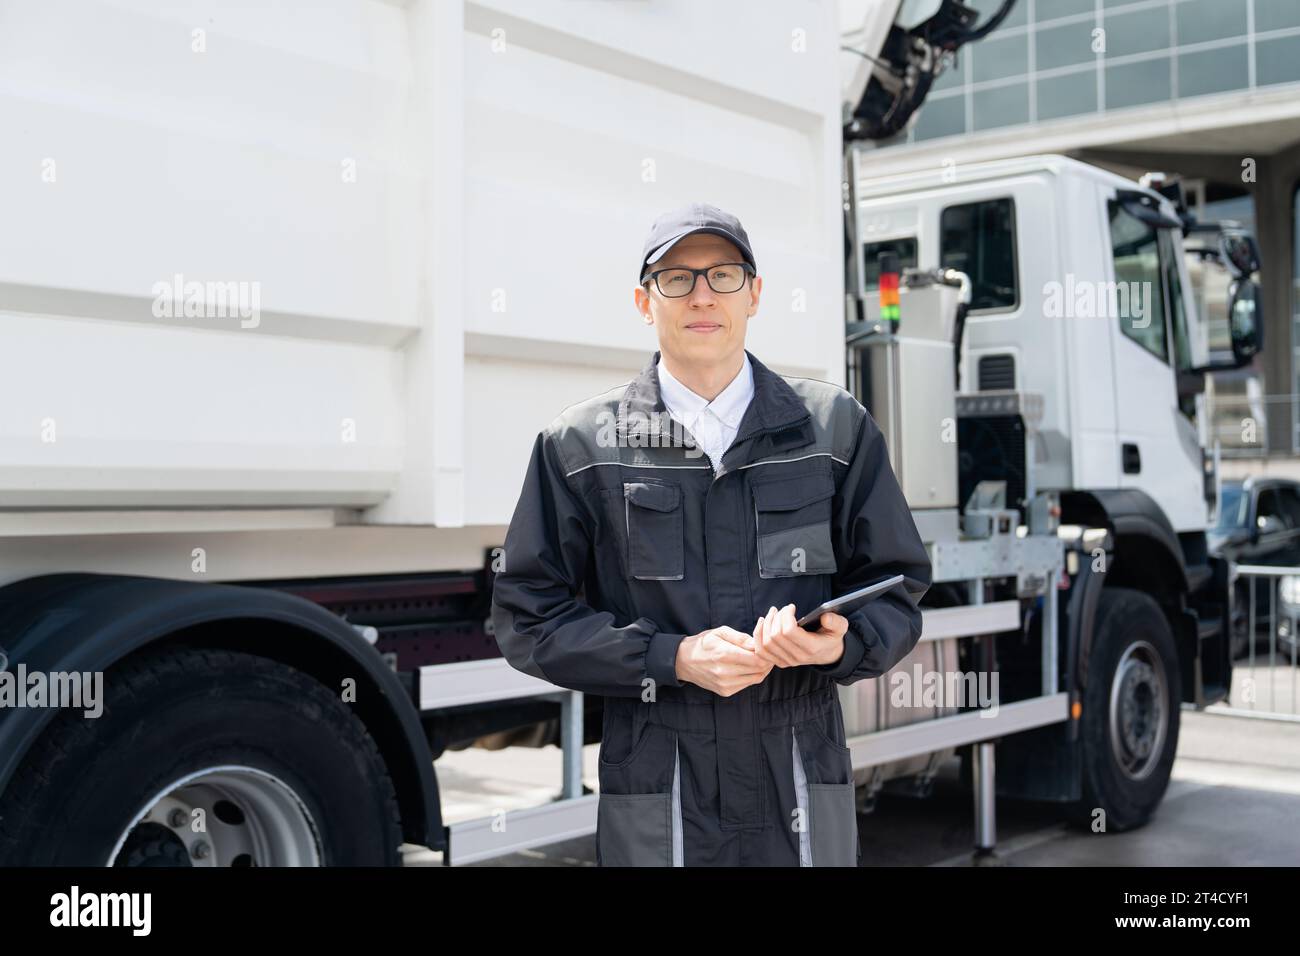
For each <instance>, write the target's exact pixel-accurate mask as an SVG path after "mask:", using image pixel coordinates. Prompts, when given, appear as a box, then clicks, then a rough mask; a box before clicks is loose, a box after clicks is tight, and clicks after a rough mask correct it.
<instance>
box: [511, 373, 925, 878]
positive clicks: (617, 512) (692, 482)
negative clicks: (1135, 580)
mask: <svg viewBox="0 0 1300 956" xmlns="http://www.w3.org/2000/svg"><path fill="white" fill-rule="evenodd" d="M748 354H749V360H750V362H751V363H752V365H753V373H754V397H753V399H752V401H751V402H750V404H749V407H748V409H747V410H746V412H745V415H744V417H743V419H742V421H741V423H740V428H739V431H738V432H737V434H736V439H735V441H734V442H733V443H732V445H731V447H730V448H728V449H727V451H726V453H725V454H724V455H723V457H722V467H721V468H720V469H719V471H718V472H717V473H716V474H715V473H714V470H713V467H712V465H711V464H710V462H709V458H708V456H707V455H705V454H704V453H703V450H702V449H701V448H700V447H699V446H698V445H696V444H695V442H694V439H693V438H691V437H690V436H689V434H688V433H685V432H684V430H683V429H682V427H681V425H680V424H678V423H676V422H675V420H673V419H671V417H670V416H669V415H668V412H667V410H666V408H665V406H664V404H663V401H662V399H661V398H660V395H659V380H658V373H657V371H656V362H657V361H658V359H659V353H658V352H656V353H655V354H654V356H653V357H652V358H651V359H650V362H649V363H648V364H647V365H646V366H645V367H644V369H642V371H641V373H640V374H639V375H638V376H637V377H636V378H635V379H633V380H632V382H631V383H629V384H627V385H626V386H619V387H617V388H615V389H611V390H610V391H608V392H606V393H604V394H602V395H598V396H596V397H594V398H591V399H588V400H587V401H585V402H581V403H579V404H577V405H573V406H571V407H569V408H567V409H565V411H564V412H562V413H561V414H560V415H559V416H557V417H556V418H555V420H554V421H552V422H551V424H550V425H548V426H547V427H546V428H545V429H544V430H543V431H542V432H541V433H540V434H538V436H537V439H536V441H535V442H534V445H533V449H532V457H531V460H530V461H529V463H528V470H527V474H526V477H525V480H524V486H523V491H522V493H521V495H520V498H519V503H518V505H517V506H516V508H515V512H514V516H513V518H512V519H511V522H510V528H509V530H508V532H507V534H506V539H505V548H504V554H503V556H502V565H501V567H500V570H499V571H498V572H497V574H496V577H495V581H494V585H493V602H492V619H493V626H494V630H495V635H496V640H497V642H498V644H499V645H500V647H501V651H502V653H503V654H504V655H505V657H506V658H507V659H508V660H509V662H510V663H511V664H512V665H513V666H514V667H516V668H518V669H520V670H522V671H524V672H525V673H528V674H532V675H533V676H535V677H539V678H541V679H543V680H546V681H549V682H551V683H553V684H556V685H558V686H560V687H565V688H569V689H571V690H579V691H583V692H585V693H591V694H599V695H602V696H603V697H604V698H605V701H604V733H603V736H602V739H601V745H600V757H599V782H600V798H599V810H598V814H597V861H598V863H600V865H603V866H621V865H650V866H682V865H684V866H717V865H733V866H764V865H786V866H800V865H801V866H836V865H843V866H853V865H856V864H857V862H858V861H859V858H860V849H859V846H858V840H857V817H856V813H855V807H854V790H853V776H852V765H851V762H850V756H849V750H848V748H847V747H846V746H845V729H844V721H843V716H842V713H841V709H840V704H839V698H838V695H837V687H836V685H837V684H842V685H848V684H851V683H853V682H855V681H858V680H862V679H863V678H867V677H877V676H879V675H881V674H883V673H885V672H886V671H888V670H889V669H890V668H891V667H893V666H894V665H895V664H896V663H898V662H899V661H900V660H902V658H903V657H905V656H906V655H907V654H908V653H909V652H910V651H911V650H912V648H913V647H914V646H915V645H916V642H917V640H918V638H919V637H920V633H921V612H920V610H919V609H918V607H917V602H918V601H919V600H920V598H921V597H922V596H923V595H924V593H925V592H926V590H927V589H928V588H929V586H930V574H931V568H930V560H929V557H928V555H927V553H926V550H925V547H924V545H923V544H922V542H921V538H920V535H919V534H918V532H917V529H916V525H915V524H914V522H913V520H912V514H911V511H910V510H909V508H908V505H907V502H906V501H905V500H904V498H903V494H902V491H901V490H900V489H899V486H898V482H897V479H896V478H895V476H894V473H893V470H892V469H891V467H890V464H889V458H888V453H887V450H886V447H885V441H884V437H883V435H882V433H881V431H880V429H879V427H878V426H877V425H876V423H875V421H874V420H873V419H872V418H871V416H870V415H869V414H868V413H867V410H866V409H865V408H864V407H863V406H862V405H861V404H860V403H859V402H858V401H857V400H855V399H854V398H853V396H852V395H850V394H849V393H848V392H846V391H845V390H844V389H842V388H839V387H838V386H835V385H831V384H828V383H826V382H820V381H817V380H814V379H799V378H787V377H785V376H781V375H778V374H776V373H775V372H773V371H771V370H770V369H768V368H767V367H766V366H765V365H763V364H762V363H761V362H760V361H759V360H758V359H757V358H755V357H754V355H753V353H748ZM891 574H903V575H905V577H906V583H905V585H904V587H903V588H895V589H894V590H893V591H891V592H890V593H888V594H886V595H885V596H883V597H882V598H880V599H879V600H877V601H875V602H874V603H872V604H870V605H868V606H867V607H865V608H864V609H862V610H860V611H857V612H855V613H853V614H851V615H849V616H848V618H849V631H848V633H847V634H846V635H845V638H844V655H843V657H842V658H841V659H840V661H839V662H837V663H835V664H830V665H802V666H799V667H789V668H782V667H773V668H772V671H771V672H770V673H769V674H768V676H767V678H766V679H765V680H764V681H763V682H762V683H760V684H756V685H752V686H750V687H747V688H745V689H744V690H743V691H741V692H739V693H737V694H734V695H732V696H731V697H720V696H718V695H717V694H714V693H713V692H711V691H708V690H705V689H704V688H702V687H699V686H697V685H694V684H689V683H682V682H680V681H679V680H678V679H677V677H676V672H675V660H676V654H677V645H678V644H679V643H680V642H681V639H682V637H683V636H685V635H687V634H695V633H698V632H700V631H703V630H706V629H708V628H710V627H717V626H720V625H724V624H725V625H730V626H731V627H733V628H735V629H736V630H738V631H741V632H742V633H745V634H751V633H753V631H754V625H755V622H756V621H757V619H758V618H759V617H760V616H762V615H765V614H766V613H767V611H768V608H770V607H772V606H775V607H778V608H780V607H783V606H784V605H786V604H790V603H793V604H794V605H795V610H796V613H802V612H804V611H806V610H808V609H810V608H812V607H815V606H816V605H817V604H819V603H820V602H822V601H824V600H826V599H828V598H830V597H833V596H835V595H838V594H843V593H845V592H847V591H851V590H853V589H855V588H859V587H862V586H864V585H866V584H869V583H871V582H873V581H875V580H877V579H879V578H881V577H885V576H888V575H891Z"/></svg>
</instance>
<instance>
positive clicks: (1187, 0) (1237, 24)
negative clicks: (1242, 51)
mask: <svg viewBox="0 0 1300 956" xmlns="http://www.w3.org/2000/svg"><path fill="white" fill-rule="evenodd" d="M1174 13H1175V14H1176V16H1177V23H1178V44H1179V45H1180V46H1182V45H1185V44H1188V43H1202V42H1204V41H1206V40H1226V39H1228V38H1229V37H1235V36H1244V35H1245V33H1246V0H1174Z"/></svg>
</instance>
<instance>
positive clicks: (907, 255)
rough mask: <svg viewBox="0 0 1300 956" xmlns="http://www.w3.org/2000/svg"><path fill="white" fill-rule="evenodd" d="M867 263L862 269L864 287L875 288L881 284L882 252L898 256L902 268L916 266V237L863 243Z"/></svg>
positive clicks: (913, 267)
mask: <svg viewBox="0 0 1300 956" xmlns="http://www.w3.org/2000/svg"><path fill="white" fill-rule="evenodd" d="M862 249H863V252H864V253H865V255H866V263H865V265H864V267H863V270H862V287H863V288H864V289H875V288H877V287H878V286H879V285H880V254H881V253H882V252H892V253H893V254H894V255H896V256H898V267H899V268H900V269H915V268H916V239H914V238H912V237H911V236H907V237H904V238H902V239H882V240H880V241H879V242H865V243H863V244H862Z"/></svg>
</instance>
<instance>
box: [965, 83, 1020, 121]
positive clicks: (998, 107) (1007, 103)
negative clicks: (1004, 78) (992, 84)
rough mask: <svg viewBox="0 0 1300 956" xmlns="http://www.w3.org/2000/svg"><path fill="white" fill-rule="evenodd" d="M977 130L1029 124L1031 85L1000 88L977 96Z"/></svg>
mask: <svg viewBox="0 0 1300 956" xmlns="http://www.w3.org/2000/svg"><path fill="white" fill-rule="evenodd" d="M974 119H975V129H992V128H994V127H996V126H1014V125H1015V124H1017V123H1028V122H1029V84H1028V83H1017V84H1015V85H1014V86H999V87H996V88H994V89H991V90H980V91H979V92H978V93H976V94H975V117H974Z"/></svg>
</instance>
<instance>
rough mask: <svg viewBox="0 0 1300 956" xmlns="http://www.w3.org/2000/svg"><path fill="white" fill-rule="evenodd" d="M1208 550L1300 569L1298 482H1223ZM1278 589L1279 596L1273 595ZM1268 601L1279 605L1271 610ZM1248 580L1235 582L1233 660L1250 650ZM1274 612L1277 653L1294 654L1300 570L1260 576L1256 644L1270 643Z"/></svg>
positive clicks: (1299, 614) (1234, 558) (1231, 557)
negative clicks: (1272, 577)
mask: <svg viewBox="0 0 1300 956" xmlns="http://www.w3.org/2000/svg"><path fill="white" fill-rule="evenodd" d="M1206 543H1207V545H1208V546H1209V549H1210V553H1211V554H1215V555H1218V556H1220V557H1223V558H1227V559H1228V560H1229V561H1232V562H1233V563H1234V564H1237V565H1243V564H1263V565H1271V566H1274V567H1297V568H1300V482H1297V481H1292V480H1290V479H1286V478H1254V477H1251V478H1245V479H1240V480H1235V481H1225V482H1223V485H1222V488H1221V489H1220V497H1219V519H1218V522H1217V524H1216V525H1215V526H1214V528H1212V529H1211V530H1210V531H1209V532H1208V533H1207V535H1206ZM1274 591H1275V592H1276V595H1274ZM1270 604H1275V606H1274V607H1273V608H1272V610H1270ZM1249 609H1250V579H1249V577H1243V578H1241V579H1239V580H1238V581H1237V587H1236V601H1235V602H1234V607H1233V640H1232V653H1233V657H1234V658H1238V657H1243V656H1246V655H1247V654H1248V653H1249V651H1250V646H1249V644H1248V643H1247V636H1246V632H1247V630H1248V629H1249V627H1250V620H1249ZM1270 616H1271V617H1272V619H1273V620H1275V621H1276V622H1277V649H1278V653H1279V655H1282V656H1284V657H1286V658H1288V659H1289V658H1290V656H1291V654H1292V651H1293V649H1295V647H1296V636H1295V632H1296V627H1295V623H1294V622H1295V621H1296V620H1298V619H1300V573H1297V574H1293V575H1292V574H1288V575H1282V576H1281V577H1279V578H1277V579H1276V584H1275V585H1274V584H1270V583H1269V579H1267V578H1264V577H1259V578H1256V584H1255V646H1256V648H1260V647H1262V648H1265V649H1267V647H1268V645H1269V621H1270Z"/></svg>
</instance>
